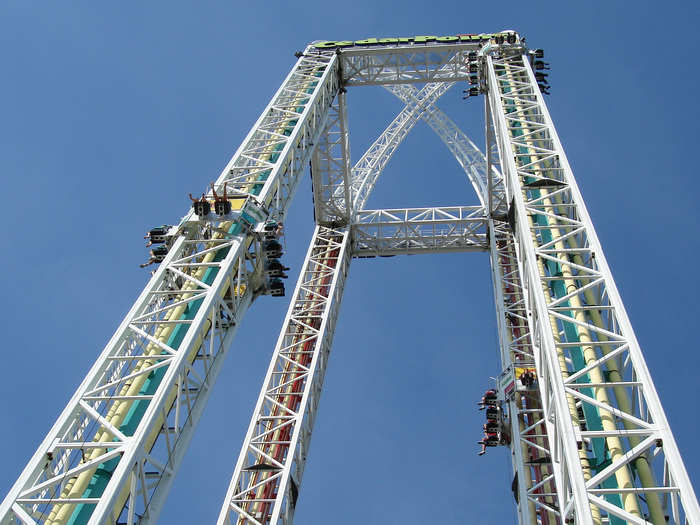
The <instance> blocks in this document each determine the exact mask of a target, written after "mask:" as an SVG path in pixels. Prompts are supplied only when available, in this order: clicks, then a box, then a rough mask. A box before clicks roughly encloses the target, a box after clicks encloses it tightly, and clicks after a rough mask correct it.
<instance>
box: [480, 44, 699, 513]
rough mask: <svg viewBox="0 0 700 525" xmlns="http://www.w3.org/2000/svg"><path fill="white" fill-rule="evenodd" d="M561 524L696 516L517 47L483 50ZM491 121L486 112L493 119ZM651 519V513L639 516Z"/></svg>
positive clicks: (582, 209) (525, 61)
mask: <svg viewBox="0 0 700 525" xmlns="http://www.w3.org/2000/svg"><path fill="white" fill-rule="evenodd" d="M487 67H488V70H487V75H488V78H487V82H488V85H489V93H488V108H487V112H489V113H491V112H492V115H493V122H494V127H495V138H496V142H497V145H498V150H499V154H500V155H499V156H500V161H501V169H502V171H503V174H504V178H505V180H506V186H507V192H508V195H509V198H510V199H512V200H513V208H512V209H511V213H510V215H511V217H512V222H513V224H514V226H515V238H516V241H517V244H518V246H519V250H520V256H519V257H518V265H519V269H520V274H521V276H520V277H521V279H522V287H523V290H524V291H525V303H526V305H527V312H528V314H529V316H530V323H531V331H532V338H533V345H534V346H533V348H534V360H535V363H536V367H537V373H538V380H539V391H540V394H541V402H542V408H543V410H544V412H545V415H546V420H547V436H548V442H549V447H550V450H551V452H552V454H551V465H552V468H553V470H554V475H555V479H556V486H557V492H558V498H559V505H558V509H555V510H558V512H559V513H560V515H561V519H562V520H563V521H569V520H572V519H573V520H575V522H576V523H584V524H589V523H600V522H601V520H609V522H610V523H625V522H626V523H634V524H641V523H648V522H649V521H650V522H652V523H664V522H665V519H666V518H665V516H666V515H668V516H669V519H670V521H671V522H672V523H677V524H681V523H685V520H688V522H690V523H695V522H700V510H699V509H698V504H697V501H696V499H695V496H694V493H693V489H692V486H691V485H690V481H689V479H688V475H687V473H686V471H685V467H684V466H683V463H682V461H681V457H680V454H679V452H678V448H677V446H676V443H675V440H674V439H673V436H672V434H671V431H670V429H669V426H668V422H667V421H666V418H665V415H664V413H663V410H662V407H661V404H660V402H659V399H658V396H657V393H656V390H655V389H654V385H653V383H652V380H651V376H650V374H649V371H648V369H647V368H646V365H645V363H644V359H643V357H642V354H641V351H640V349H639V345H638V343H637V341H636V338H635V336H634V333H633V331H632V328H631V326H630V323H629V319H628V318H627V314H626V312H625V310H624V307H623V305H622V301H621V300H620V296H619V293H618V291H617V288H616V287H615V283H614V281H613V279H612V275H611V274H610V270H609V268H608V265H607V262H606V260H605V256H604V255H603V252H602V249H601V247H600V243H599V241H598V239H597V237H596V234H595V231H594V229H593V225H592V223H591V220H590V218H589V216H588V212H587V211H586V208H585V205H584V203H583V199H582V197H581V195H580V192H579V189H578V187H577V185H576V182H575V181H574V179H573V176H572V174H571V169H570V167H569V164H568V162H567V160H566V157H565V155H564V152H563V149H562V147H561V144H560V142H559V139H558V137H557V135H556V132H555V130H554V126H553V125H552V122H551V119H550V117H549V114H548V112H547V109H546V107H545V104H544V102H543V100H542V95H541V94H540V92H539V89H538V87H537V82H536V80H535V76H534V74H533V71H532V69H531V66H530V63H529V61H528V59H527V58H526V57H525V56H523V55H521V54H520V53H515V54H506V53H503V54H501V53H499V52H496V53H494V54H493V55H489V56H488V57H487ZM488 118H490V115H489V117H488ZM646 520H649V521H646Z"/></svg>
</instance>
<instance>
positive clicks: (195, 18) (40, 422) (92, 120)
mask: <svg viewBox="0 0 700 525" xmlns="http://www.w3.org/2000/svg"><path fill="white" fill-rule="evenodd" d="M632 5H633V6H634V7H633V8H632V7H630V6H632ZM662 7H663V9H659V3H658V2H654V3H652V2H635V3H634V4H631V3H628V2H585V3H584V2H580V3H573V2H556V3H555V2H531V3H527V4H525V3H522V2H500V3H499V4H498V6H497V7H496V6H492V7H489V6H487V5H486V4H485V3H483V4H477V3H466V2H452V1H443V2H440V3H437V2H432V3H425V2H413V1H405V2H379V1H373V2H367V1H363V0H362V1H355V2H353V3H338V2H318V1H309V2H305V3H303V4H300V3H293V4H292V3H281V2H274V1H273V2H267V3H265V4H260V6H258V5H257V4H253V3H238V2H198V3H196V4H195V3H184V2H164V1H152V2H147V3H141V2H120V3H109V4H108V3H96V2H88V1H75V2H70V3H65V2H62V3H57V2H44V3H40V2H26V1H15V0H6V1H5V2H3V3H2V5H1V6H0V63H1V64H2V65H3V66H2V72H3V74H2V81H1V82H0V108H1V112H0V115H1V119H0V173H1V174H2V175H1V177H0V183H1V184H2V191H3V195H4V205H5V210H6V211H5V229H4V231H5V235H6V242H5V248H4V250H3V254H4V257H3V259H4V264H3V268H4V271H3V272H2V277H1V279H2V281H1V282H0V287H1V289H2V290H3V296H4V300H3V301H2V302H1V303H0V319H2V328H3V333H4V334H5V344H4V355H5V358H4V361H3V364H4V367H3V369H4V372H5V373H4V374H3V378H4V380H3V381H2V382H1V383H0V407H2V414H3V416H4V424H3V431H2V432H0V448H1V449H2V450H3V451H4V452H5V453H4V454H2V455H0V492H2V493H3V496H4V493H5V492H6V491H7V490H8V489H9V487H10V486H11V484H12V483H13V482H14V480H15V479H16V477H17V476H18V475H19V473H20V471H21V469H22V468H23V466H24V464H25V462H26V461H27V460H28V458H29V457H30V456H31V454H32V453H33V452H34V450H35V448H36V446H37V445H38V444H39V443H40V441H41V440H42V439H43V437H44V435H45V433H46V432H47V431H48V429H49V428H50V426H51V425H52V423H53V421H54V420H55V418H56V417H57V416H58V414H59V412H60V410H61V409H62V408H63V407H64V405H65V403H66V402H67V401H68V399H69V398H70V396H71V395H72V393H73V391H74V389H75V388H76V387H77V385H78V384H79V382H80V380H81V379H82V377H83V375H84V374H85V372H86V371H87V370H88V368H89V367H90V366H91V364H92V363H93V361H94V358H95V357H96V356H97V354H98V353H99V351H100V350H101V349H102V348H103V346H104V344H105V343H106V342H107V340H108V339H109V337H110V336H111V334H112V333H113V331H114V330H115V329H116V327H117V325H118V324H119V322H120V321H121V319H122V316H123V315H124V314H125V313H126V311H127V309H128V308H129V306H130V305H131V303H132V301H133V300H134V299H135V298H136V297H137V295H138V293H139V291H140V290H141V288H142V287H143V285H144V284H145V282H146V280H147V278H148V275H149V274H148V272H147V271H146V270H141V269H139V267H138V265H139V263H141V262H142V261H144V260H145V259H146V255H147V252H146V249H144V247H143V244H142V236H143V234H144V231H145V230H146V229H148V228H149V227H150V226H152V225H156V224H162V223H172V222H175V221H177V220H178V219H179V218H180V217H181V216H182V215H183V214H184V213H185V212H186V210H187V207H188V199H187V194H188V193H190V192H193V193H196V192H198V191H201V190H203V189H204V187H205V186H206V184H208V182H209V181H211V180H214V179H215V178H216V177H217V176H218V174H219V172H220V170H221V169H222V167H223V166H224V165H225V163H226V161H227V160H228V159H229V157H230V156H231V155H232V153H233V152H234V151H235V149H236V148H237V146H238V144H239V143H240V141H241V140H242V139H243V137H244V135H245V134H246V132H247V131H248V129H249V128H250V126H251V125H252V124H253V122H254V121H255V119H256V118H257V117H258V115H259V113H260V112H261V111H262V109H263V108H264V107H265V105H266V104H267V102H268V101H269V98H270V97H271V96H272V94H273V93H274V91H275V90H276V89H277V87H278V86H279V84H280V83H281V81H282V79H283V78H284V76H285V75H286V74H287V72H288V71H289V69H290V68H291V67H292V65H293V63H294V60H295V59H294V57H293V53H294V52H295V51H297V50H300V49H303V47H304V46H305V44H306V43H307V42H309V41H312V40H316V39H329V40H330V39H352V40H356V39H360V38H365V37H371V36H377V37H382V36H409V35H416V34H446V35H449V34H454V33H461V32H491V31H497V30H501V29H516V30H518V31H519V32H520V33H521V34H523V35H525V36H526V37H527V39H528V42H529V44H530V45H531V46H533V47H542V48H544V49H545V52H546V60H548V61H549V62H550V63H551V64H552V72H551V76H550V81H551V84H552V89H551V92H552V95H551V96H550V97H548V99H547V101H548V104H549V108H550V112H551V114H552V117H553V119H554V122H555V124H556V126H557V129H558V132H559V135H560V137H561V139H562V142H563V144H564V147H565V148H566V151H567V154H568V157H569V160H570V162H571V164H572V167H573V169H574V173H575V174H576V177H577V180H578V182H579V185H580V186H581V189H582V192H583V195H584V197H585V199H586V203H587V206H588V208H589V211H590V214H591V216H592V218H593V221H594V224H595V225H596V228H597V231H598V235H599V237H600V239H601V242H602V244H603V247H604V249H605V253H606V256H607V258H608V261H609V263H610V265H611V267H612V270H613V273H614V275H615V278H616V281H617V284H618V287H619V289H620V291H621V294H622V297H623V300H624V301H625V305H626V307H627V310H628V313H629V315H630V317H631V320H632V323H633V325H634V327H635V329H636V333H637V337H638V339H639V340H640V343H641V344H642V348H643V351H644V353H645V356H646V359H647V364H648V366H649V368H650V370H651V372H652V375H653V377H654V380H655V384H656V387H657V390H658V391H659V394H660V396H661V400H662V402H663V403H664V406H665V409H666V413H667V416H668V418H669V420H670V423H671V426H672V430H673V431H674V434H675V437H676V440H677V442H678V444H679V447H680V449H681V453H682V454H683V456H684V458H685V462H686V467H687V469H688V471H689V473H690V475H691V479H692V480H693V482H694V483H695V484H696V485H697V483H698V480H699V479H700V475H699V474H698V469H699V468H700V451H699V450H698V449H697V446H696V436H697V434H698V431H699V430H700V428H699V425H700V423H698V417H697V409H696V400H697V397H698V379H697V377H698V369H699V368H700V367H699V365H700V357H699V353H698V351H697V348H696V346H697V344H696V342H695V341H696V334H695V329H696V328H697V325H698V314H699V313H700V312H699V308H698V304H697V297H698V289H699V287H698V273H697V272H696V271H694V270H695V265H696V261H697V259H698V254H699V252H700V242H699V241H698V222H699V220H700V211H698V207H697V198H698V194H699V192H698V185H699V183H698V176H697V170H696V168H695V162H694V154H695V153H696V151H697V142H698V138H699V134H698V130H697V120H698V116H699V115H698V110H697V108H696V107H695V106H694V97H693V95H692V90H693V89H694V87H695V86H696V85H697V83H698V81H699V80H700V79H698V74H697V70H696V68H695V64H696V62H697V53H698V47H699V46H698V44H697V32H696V27H695V23H696V22H697V20H698V15H700V7H698V4H695V3H690V2H687V3H684V2H664V3H663V6H662ZM460 91H461V89H460V88H454V89H453V90H451V91H449V92H448V93H447V94H446V95H445V96H443V98H442V100H441V102H440V106H441V107H443V108H444V109H445V110H446V111H447V112H448V113H449V114H450V115H451V116H452V117H453V118H454V119H455V120H456V121H458V122H459V123H460V125H461V126H462V127H463V129H464V130H465V131H466V132H467V133H468V134H469V135H470V136H471V137H472V138H473V139H474V140H475V142H477V143H478V144H483V107H482V104H483V103H482V101H481V100H480V99H477V100H468V101H462V100H461V93H460ZM348 102H349V107H350V132H351V150H352V156H353V159H354V160H356V159H358V158H359V157H360V155H361V154H362V153H363V151H364V149H365V148H366V147H367V145H369V144H370V143H371V141H372V140H373V139H374V137H375V136H376V135H377V134H378V133H379V132H380V131H381V130H382V129H383V128H384V126H385V125H386V124H387V123H388V122H389V121H390V120H391V119H392V118H393V116H394V114H395V113H396V112H398V111H399V110H400V108H401V106H400V105H399V103H398V102H396V101H394V100H392V98H391V96H390V95H389V94H388V93H387V92H385V91H384V90H382V89H381V88H354V89H352V90H350V92H349V95H348ZM307 179H308V178H305V181H304V183H303V184H302V186H301V187H300V189H299V192H298V194H297V197H296V199H295V202H294V204H293V207H292V209H291V212H290V216H289V219H288V224H287V239H286V242H287V249H288V255H287V256H286V261H287V263H288V266H291V267H292V269H293V270H292V272H291V273H292V276H291V277H290V283H289V285H288V288H293V282H294V280H295V279H296V277H297V273H298V270H299V267H300V264H301V261H302V259H303V255H304V253H305V251H306V247H307V244H308V241H309V238H310V235H311V231H312V228H313V225H312V212H311V196H310V187H309V183H308V180H307ZM474 203H476V197H475V195H474V194H473V190H472V189H471V188H470V187H469V186H468V184H467V183H466V180H465V177H464V175H463V174H461V173H460V172H459V168H458V165H457V164H456V162H454V161H453V160H452V159H451V158H450V156H449V154H448V152H447V150H446V149H445V148H444V146H442V144H441V143H440V142H439V141H438V139H437V138H436V137H434V136H433V135H432V134H431V132H430V130H429V129H428V128H427V126H425V125H423V124H419V125H418V126H417V127H416V129H415V130H414V132H413V133H412V134H411V135H410V136H409V137H408V138H407V140H406V143H405V144H404V145H403V146H402V147H401V148H400V149H399V151H398V153H397V155H396V156H395V158H394V159H393V161H392V163H391V164H390V166H389V168H388V169H387V171H386V173H385V174H384V175H383V177H382V178H381V179H380V182H379V184H378V186H377V188H376V191H375V193H374V194H373V195H372V197H371V198H370V200H369V203H368V207H370V208H379V207H409V206H425V205H457V204H474ZM287 300H288V299H274V298H264V299H262V300H260V301H258V302H257V303H256V304H255V305H254V306H253V308H252V309H251V311H250V312H249V313H248V316H247V317H246V320H245V323H244V326H243V327H242V329H241V330H240V331H239V335H238V337H237V339H236V341H235V342H234V346H233V347H232V349H231V350H230V352H229V355H228V357H227V362H226V364H225V366H224V369H223V371H222V373H221V375H220V377H219V380H218V383H217V385H216V387H215V388H214V392H213V394H212V396H211V399H210V402H209V405H208V407H207V410H206V412H205V414H204V416H203V418H202V421H201V423H200V425H199V428H198V430H197V433H196V434H195V437H194V439H193V442H192V444H191V447H190V450H189V452H188V454H187V457H186V459H185V461H184V463H183V465H182V468H181V470H180V473H179V476H178V479H177V480H176V481H175V484H174V486H173V490H172V491H171V495H170V498H169V500H168V503H167V506H166V509H165V511H164V512H163V514H162V519H161V523H210V522H212V521H214V518H215V516H216V514H217V513H218V511H219V508H220V505H221V502H222V498H223V495H224V493H225V491H226V487H227V484H228V480H229V478H230V475H231V473H232V470H233V466H234V463H235V460H236V458H237V456H238V453H239V450H240V446H241V442H242V439H243V435H244V432H245V430H246V428H247V425H248V421H249V418H250V414H251V411H252V408H253V404H254V401H255V399H256V398H257V395H258V391H259V388H260V384H261V381H262V378H263V375H264V372H265V369H266V366H267V362H268V360H269V357H270V354H271V352H272V349H273V346H274V342H275V340H276V338H277V334H278V332H279V329H280V325H281V321H282V319H283V316H284V311H285V310H286V308H287ZM497 356H498V349H497V339H496V328H495V313H494V311H493V298H492V292H491V283H490V276H489V266H488V257H487V256H486V255H485V254H463V255H454V254H453V255H444V256H414V257H404V258H402V257H395V258H391V259H379V260H356V261H354V262H353V264H352V266H351V271H350V276H349V279H348V283H347V288H346V293H345V298H344V302H343V307H342V310H341V319H340V321H339V324H338V327H337V331H336V338H335V344H334V350H333V353H332V357H331V361H330V365H329V369H328V373H327V376H326V388H325V390H324V395H323V400H322V402H321V407H320V413H319V418H318V420H317V424H316V430H315V432H314V438H313V445H312V448H311V456H310V459H309V461H308V464H307V470H306V474H305V477H304V481H303V486H302V490H301V495H300V498H299V506H298V510H297V523H321V522H332V523H338V524H343V523H355V522H356V521H358V520H359V519H360V517H361V516H362V517H363V518H365V522H367V523H403V524H407V525H409V524H413V523H425V522H426V521H427V520H430V521H440V522H443V523H461V522H465V521H468V522H470V523H476V524H480V523H484V524H486V523H488V524H492V523H509V522H514V520H515V514H514V507H513V505H512V499H511V497H512V496H511V495H510V490H509V487H510V480H511V472H510V465H509V460H508V457H507V453H506V451H505V450H495V451H489V454H487V455H486V456H484V457H481V458H479V457H476V455H475V453H476V450H477V449H478V447H477V445H476V443H475V442H476V441H477V440H478V439H479V437H480V431H479V429H480V419H481V414H480V413H479V412H477V411H476V410H475V405H474V403H475V402H476V401H477V400H478V398H479V395H480V393H481V392H482V391H483V390H484V388H485V387H486V386H487V385H488V382H489V379H488V378H489V376H494V375H496V374H497V373H498V371H499V370H498V357H497Z"/></svg>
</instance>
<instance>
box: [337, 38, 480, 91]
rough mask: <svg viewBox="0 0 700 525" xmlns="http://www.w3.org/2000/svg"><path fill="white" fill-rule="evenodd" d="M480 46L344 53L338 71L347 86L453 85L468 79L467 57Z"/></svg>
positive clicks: (425, 46)
mask: <svg viewBox="0 0 700 525" xmlns="http://www.w3.org/2000/svg"><path fill="white" fill-rule="evenodd" d="M480 47H481V45H480V44H479V43H460V44H452V45H444V44H440V45H435V44H416V45H413V46H408V47H400V46H399V47H392V46H377V47H371V48H370V47H364V48H352V49H343V50H341V51H339V54H340V57H341V59H340V68H341V71H342V75H343V79H342V81H343V83H344V84H345V85H347V86H368V85H387V84H392V85H393V84H415V83H432V82H456V81H460V80H467V78H469V68H468V65H469V53H470V52H475V51H478V50H479V48H480Z"/></svg>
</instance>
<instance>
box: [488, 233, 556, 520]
mask: <svg viewBox="0 0 700 525" xmlns="http://www.w3.org/2000/svg"><path fill="white" fill-rule="evenodd" d="M490 227H491V230H490V233H491V234H490V238H491V239H492V242H491V244H490V249H491V269H492V273H493V284H494V298H495V302H496V312H497V320H498V334H499V339H500V342H501V366H502V369H503V370H504V371H506V372H505V376H506V378H507V380H508V381H510V382H512V387H511V388H512V389H513V390H512V391H511V392H509V393H508V395H507V396H506V398H507V399H508V413H509V415H510V418H509V419H510V440H511V448H512V451H513V454H512V459H513V470H514V472H515V473H516V478H515V479H516V483H515V487H514V491H515V493H516V494H517V501H518V503H519V504H518V521H519V523H521V524H533V525H534V524H537V523H557V522H559V521H560V517H559V510H558V508H559V502H558V497H557V488H556V485H555V478H554V474H553V471H552V467H551V462H552V459H551V458H552V453H551V450H550V448H549V440H548V438H547V428H546V420H545V413H544V411H543V410H542V407H541V403H540V396H539V392H538V391H537V388H523V387H524V386H525V385H523V384H522V383H521V382H519V381H520V379H519V377H520V376H521V374H522V373H524V372H526V371H528V370H532V369H533V368H534V367H535V357H534V348H533V344H532V333H531V332H530V322H529V316H528V310H527V304H526V301H525V291H524V290H523V287H522V283H521V281H520V273H519V270H518V260H519V256H518V252H517V245H516V243H515V239H514V237H513V232H512V229H511V226H510V225H509V224H508V223H507V222H505V221H503V220H494V221H492V222H491V224H490ZM501 386H502V387H503V386H505V387H506V388H507V387H508V386H509V385H508V382H506V383H505V385H503V384H502V385H501Z"/></svg>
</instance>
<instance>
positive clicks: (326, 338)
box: [218, 226, 350, 525]
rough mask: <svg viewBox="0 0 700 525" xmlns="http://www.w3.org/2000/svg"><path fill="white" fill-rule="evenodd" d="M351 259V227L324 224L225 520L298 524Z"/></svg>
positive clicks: (255, 418)
mask: <svg viewBox="0 0 700 525" xmlns="http://www.w3.org/2000/svg"><path fill="white" fill-rule="evenodd" d="M349 264H350V250H349V232H348V229H347V227H345V228H339V229H333V228H326V227H324V226H317V227H316V230H315V232H314V236H313V239H312V241H311V245H310V247H309V252H308V254H307V257H306V261H305V264H304V268H303V269H302V271H301V275H300V276H299V281H298V282H297V286H296V290H295V291H294V297H293V299H292V301H291V303H290V306H289V310H288V312H287V317H286V318H285V321H284V324H283V327H282V332H281V333H280V337H279V339H278V341H277V346H276V347H275V351H274V354H273V356H272V362H271V364H270V367H269V369H268V371H267V375H266V377H265V381H264V384H263V389H262V391H261V392H260V396H259V398H258V402H257V404H256V406H255V411H254V413H253V418H252V420H251V422H250V427H249V428H248V433H247V434H246V438H245V444H244V447H243V450H242V451H241V454H240V456H239V458H238V462H237V463H236V468H235V471H234V475H233V478H232V480H231V484H230V486H229V489H228V491H227V494H226V499H225V502H224V505H223V508H222V510H221V513H220V515H219V521H218V522H219V523H221V524H224V523H225V524H231V523H252V524H259V525H263V524H265V523H291V522H292V518H293V515H294V507H295V506H296V500H297V495H298V487H299V485H300V484H301V479H302V475H303V473H304V466H305V464H306V456H307V451H308V447H309V445H310V440H311V431H312V429H313V423H314V419H315V417H316V410H317V408H318V403H319V399H320V396H321V388H322V386H323V378H324V376H325V372H326V363H327V361H328V356H329V354H330V349H331V341H332V338H333V333H334V328H335V322H336V319H337V317H338V310H339V308H340V301H341V298H342V293H343V285H344V282H345V277H346V275H347V272H348V267H349Z"/></svg>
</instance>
